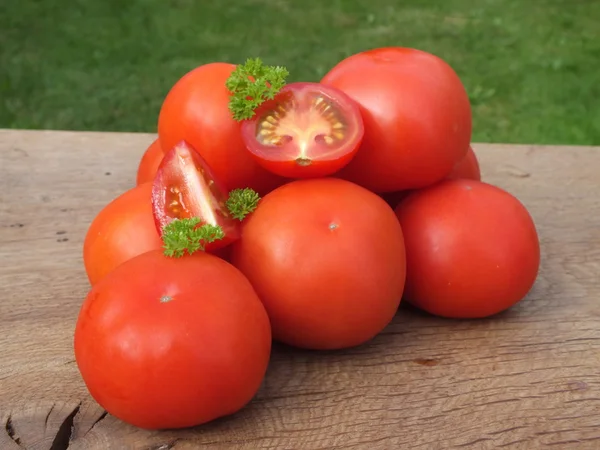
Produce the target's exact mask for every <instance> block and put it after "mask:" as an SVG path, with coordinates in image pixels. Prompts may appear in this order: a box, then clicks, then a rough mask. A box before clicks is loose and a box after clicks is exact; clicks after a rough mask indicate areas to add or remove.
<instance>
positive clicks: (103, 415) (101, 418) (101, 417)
mask: <svg viewBox="0 0 600 450" xmlns="http://www.w3.org/2000/svg"><path fill="white" fill-rule="evenodd" d="M106 416H108V411H104V412H103V413H102V414H100V417H98V419H96V421H95V422H94V423H93V424H92V426H91V427H90V429H89V430H87V431H86V432H85V434H84V436H87V434H88V433H89V432H90V431H92V430H93V429H94V427H95V426H96V425H97V424H98V422H100V421H101V420H103V419H104V418H105V417H106Z"/></svg>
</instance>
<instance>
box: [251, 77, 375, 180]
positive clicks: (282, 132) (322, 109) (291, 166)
mask: <svg viewBox="0 0 600 450" xmlns="http://www.w3.org/2000/svg"><path fill="white" fill-rule="evenodd" d="M363 133H364V128H363V123H362V117H361V115H360V111H359V109H358V106H357V105H356V103H355V102H354V101H353V100H351V99H350V98H349V97H348V96H347V95H346V94H344V93H343V92H341V91H340V90H338V89H335V88H332V87H329V86H325V85H322V84H319V83H291V84H288V85H286V86H284V87H283V89H281V91H279V93H278V94H277V95H276V96H275V98H274V99H273V100H268V101H266V102H265V103H263V104H262V105H261V106H259V107H258V109H257V110H256V113H255V116H254V117H253V118H252V119H251V120H246V121H244V123H243V124H242V137H243V139H244V143H245V144H246V147H247V148H248V150H249V151H250V153H251V154H252V155H253V156H254V158H255V159H256V161H257V162H258V163H259V164H260V165H261V166H263V167H264V168H265V169H267V170H269V171H271V172H273V173H276V174H278V175H281V176H284V177H288V178H313V177H324V176H327V175H331V174H333V173H335V172H337V171H338V170H340V169H341V168H342V167H344V166H345V165H346V164H348V163H349V162H350V160H351V159H352V158H353V157H354V155H355V154H356V151H357V150H358V146H359V145H360V143H361V141H362V137H363Z"/></svg>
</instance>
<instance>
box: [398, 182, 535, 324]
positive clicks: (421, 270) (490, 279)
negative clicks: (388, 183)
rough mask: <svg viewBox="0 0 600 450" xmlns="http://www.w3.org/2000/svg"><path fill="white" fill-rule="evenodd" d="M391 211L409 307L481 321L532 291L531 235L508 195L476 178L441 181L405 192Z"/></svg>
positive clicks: (524, 213)
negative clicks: (400, 241) (401, 244)
mask: <svg viewBox="0 0 600 450" xmlns="http://www.w3.org/2000/svg"><path fill="white" fill-rule="evenodd" d="M396 214H397V216H398V219H399V220H400V223H401V225H402V230H403V232H404V240H405V243H406V261H407V263H406V264H407V267H406V290H405V293H404V298H405V299H406V300H407V301H408V302H409V303H412V304H413V305H415V306H417V307H419V308H421V309H423V310H425V311H428V312H430V313H432V314H436V315H438V316H444V317H453V318H476V317H486V316H490V315H493V314H496V313H499V312H500V311H503V310H505V309H507V308H509V307H511V306H512V305H514V304H515V303H517V302H518V301H520V300H521V299H523V297H525V295H526V294H527V292H528V291H529V290H530V289H531V287H532V286H533V284H534V282H535V279H536V277H537V273H538V268H539V264H540V246H539V241H538V236H537V232H536V229H535V225H534V223H533V220H532V218H531V216H530V215H529V213H528V211H527V210H526V209H525V207H524V206H523V205H522V204H521V203H520V202H519V201H518V200H517V199H516V198H515V197H513V196H512V195H511V194H509V193H508V192H506V191H504V190H502V189H500V188H498V187H495V186H491V185H489V184H486V183H482V182H480V181H475V180H450V181H444V182H442V183H439V184H437V185H434V186H432V187H430V188H427V189H423V190H420V191H418V192H415V193H413V194H411V195H410V196H409V197H408V198H407V199H405V200H404V201H403V202H402V203H400V205H399V206H398V208H397V209H396Z"/></svg>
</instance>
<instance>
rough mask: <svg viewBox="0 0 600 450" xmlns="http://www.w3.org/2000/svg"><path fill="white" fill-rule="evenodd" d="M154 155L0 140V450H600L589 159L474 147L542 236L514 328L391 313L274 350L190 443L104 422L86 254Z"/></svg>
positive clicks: (566, 151) (598, 306)
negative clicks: (90, 374) (230, 407)
mask: <svg viewBox="0 0 600 450" xmlns="http://www.w3.org/2000/svg"><path fill="white" fill-rule="evenodd" d="M153 138H154V136H152V135H147V134H117V133H74V132H43V131H0V420H1V425H2V426H1V427H0V450H12V449H19V448H27V449H53V450H55V449H65V448H67V446H68V448H69V449H90V448H94V449H128V448H131V449H154V450H158V449H161V450H166V449H188V448H190V449H191V448H198V447H199V446H201V445H202V446H205V447H202V448H218V449H230V448H231V449H267V448H268V449H317V448H323V449H332V448H344V449H349V448H367V449H423V450H435V449H451V448H452V449H492V448H494V449H495V448H502V449H527V450H529V449H537V448H546V447H548V448H551V449H557V450H562V449H572V448H573V449H575V448H576V449H600V298H599V294H600V181H597V178H596V177H597V176H599V175H600V148H598V149H596V148H585V147H536V146H510V145H483V144H481V145H475V146H474V147H475V150H476V152H477V154H478V156H479V158H480V161H481V165H482V172H483V177H484V179H485V180H487V181H489V182H491V183H494V184H497V185H499V186H501V187H504V188H506V189H508V190H509V191H510V192H512V193H514V194H515V195H516V196H517V197H519V198H520V199H521V200H522V201H523V202H524V203H525V205H526V206H527V207H528V208H529V209H530V211H531V213H532V215H533V217H534V219H535V221H536V223H537V225H538V229H539V233H540V238H541V243H542V267H541V271H540V275H539V279H538V281H537V284H536V286H535V288H534V289H533V291H532V292H531V294H530V295H529V297H528V298H527V299H526V300H524V301H523V302H522V303H521V304H519V305H518V306H516V307H515V308H513V309H512V310H510V311H508V312H506V313H503V314H501V315H499V316H498V317H495V318H491V319H486V320H477V321H451V320H443V319H439V318H435V317H430V316H428V315H425V314H422V313H419V312H417V311H414V310H411V309H409V308H406V307H405V308H401V309H400V312H399V313H398V315H397V317H396V319H395V320H394V322H393V323H392V324H391V325H390V326H389V327H388V328H387V329H386V330H385V332H384V333H382V334H381V335H380V336H378V337H377V338H376V339H374V340H373V341H372V342H370V343H369V344H367V345H364V346H361V347H360V348H356V349H353V350H350V351H344V352H330V353H313V352H307V351H295V350H290V349H283V348H281V347H279V346H276V347H275V350H274V354H273V359H272V363H271V365H270V368H269V372H268V375H267V377H266V380H265V382H264V386H263V387H262V389H261V391H260V392H259V394H258V396H257V397H256V399H255V400H254V401H253V402H252V403H251V404H250V405H249V406H248V407H247V408H245V409H244V410H243V411H241V412H240V413H238V414H236V415H234V416H232V417H229V418H226V419H221V420H218V421H216V422H213V423H211V424H208V425H207V426H204V427H199V428H197V429H192V430H182V431H165V432H149V431H144V430H139V429H135V428H133V427H131V426H128V425H126V424H124V423H121V422H120V421H118V420H116V419H115V418H113V417H111V416H110V415H106V414H105V413H104V411H103V410H102V409H101V408H100V407H99V406H98V405H97V404H96V403H95V402H94V401H93V400H92V399H91V398H90V396H89V394H88V393H87V391H86V389H85V386H84V384H83V382H82V380H81V378H80V376H79V373H78V371H77V366H76V364H75V361H74V356H73V349H72V335H73V329H74V324H75V320H76V317H77V313H78V310H79V306H80V304H81V302H82V300H83V298H84V297H85V295H86V292H87V289H88V284H87V279H86V277H85V273H84V270H83V265H82V256H81V253H82V242H83V237H84V235H85V232H86V229H87V227H88V225H89V223H90V221H91V220H92V218H93V217H94V215H95V214H96V213H97V212H98V211H99V210H100V209H101V208H102V207H103V206H104V205H105V204H106V203H107V202H108V201H109V200H111V199H112V198H114V197H116V196H117V195H118V194H119V193H121V192H122V191H124V190H126V189H128V188H129V187H131V186H133V185H134V182H135V170H136V167H137V163H138V160H139V158H140V156H141V154H142V152H143V150H144V149H145V148H146V146H147V145H148V144H149V143H150V142H151V141H152V139H153Z"/></svg>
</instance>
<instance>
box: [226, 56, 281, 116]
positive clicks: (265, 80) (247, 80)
mask: <svg viewBox="0 0 600 450" xmlns="http://www.w3.org/2000/svg"><path fill="white" fill-rule="evenodd" d="M288 75H289V72H288V71H287V69H286V68H285V67H280V66H265V65H264V64H263V62H262V61H261V60H260V58H254V59H252V58H249V59H247V60H246V63H245V64H243V65H238V66H237V67H236V69H235V70H234V71H233V72H232V74H231V75H230V77H229V78H228V79H227V81H226V83H225V86H226V87H227V89H228V90H229V91H230V92H231V93H232V94H233V95H232V96H231V98H230V100H229V110H230V111H231V113H232V115H233V118H234V119H235V120H237V121H242V120H245V119H251V118H252V117H254V111H255V110H256V108H257V107H258V106H259V105H261V104H262V103H263V102H265V101H266V100H272V99H273V98H275V95H276V94H277V93H278V92H279V91H280V90H281V88H282V87H283V86H285V79H286V78H287V76H288Z"/></svg>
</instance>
